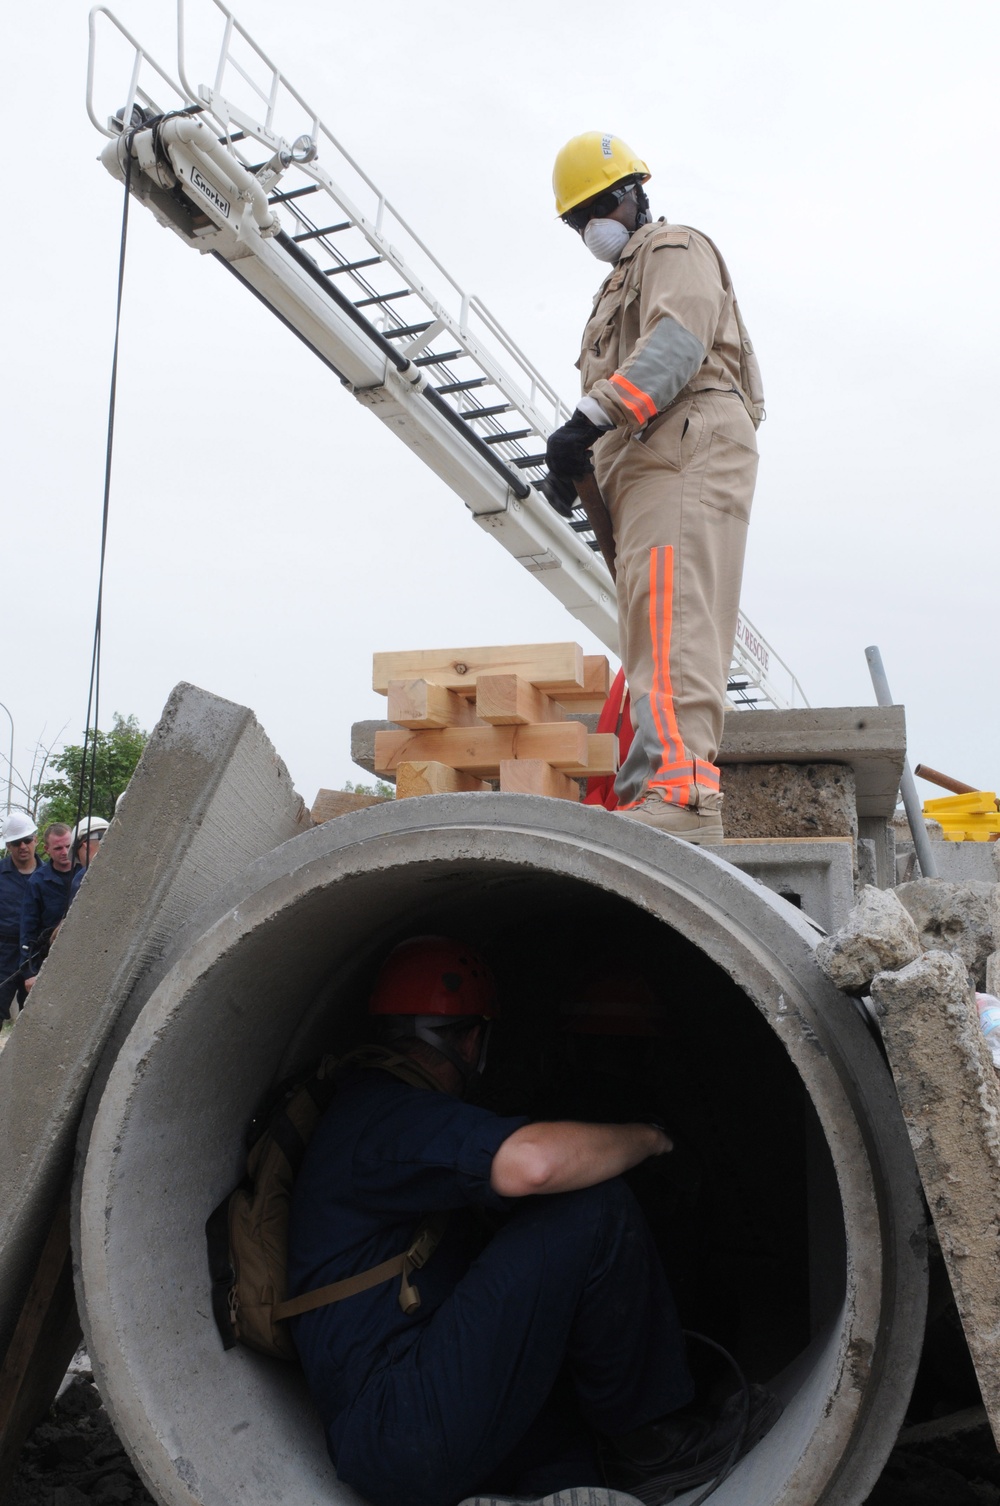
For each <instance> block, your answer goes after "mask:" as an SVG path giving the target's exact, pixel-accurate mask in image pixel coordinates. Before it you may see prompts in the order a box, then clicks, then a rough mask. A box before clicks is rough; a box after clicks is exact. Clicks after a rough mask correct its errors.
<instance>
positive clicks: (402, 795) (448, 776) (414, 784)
mask: <svg viewBox="0 0 1000 1506" xmlns="http://www.w3.org/2000/svg"><path fill="white" fill-rule="evenodd" d="M489 788H490V786H489V785H488V784H487V783H486V781H485V780H483V779H475V778H473V776H472V775H471V774H463V773H462V772H461V770H460V769H451V768H449V767H448V765H447V764H444V763H435V762H434V761H433V760H432V759H427V760H426V761H425V762H423V763H416V762H407V763H400V764H397V765H396V799H397V800H407V799H409V798H410V797H411V796H413V795H460V794H462V793H463V792H465V791H469V790H472V791H475V792H476V793H479V792H480V791H482V790H488V789H489Z"/></svg>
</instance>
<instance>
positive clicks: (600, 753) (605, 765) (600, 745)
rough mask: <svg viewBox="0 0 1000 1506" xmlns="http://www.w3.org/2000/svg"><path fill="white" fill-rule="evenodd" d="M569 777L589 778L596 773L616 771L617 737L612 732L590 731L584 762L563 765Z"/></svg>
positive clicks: (613, 772) (614, 772) (612, 772)
mask: <svg viewBox="0 0 1000 1506" xmlns="http://www.w3.org/2000/svg"><path fill="white" fill-rule="evenodd" d="M563 773H564V774H568V775H569V776H570V778H571V779H591V778H593V777H594V776H595V775H597V774H617V773H618V738H617V737H616V736H615V734H614V733H613V732H591V733H590V734H589V736H588V738H587V759H586V762H585V763H568V764H564V765H563Z"/></svg>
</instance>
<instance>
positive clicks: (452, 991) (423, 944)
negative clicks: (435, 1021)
mask: <svg viewBox="0 0 1000 1506" xmlns="http://www.w3.org/2000/svg"><path fill="white" fill-rule="evenodd" d="M496 992H497V990H496V983H495V982H494V980H493V974H492V973H491V972H490V970H489V968H488V967H487V966H486V963H485V962H484V961H483V959H482V957H480V956H479V953H478V952H474V951H473V950H472V948H471V947H470V946H465V945H464V943H463V942H460V941H453V940H452V939H451V937H449V936H413V937H411V938H410V940H409V941H402V942H400V944H399V946H397V947H394V948H393V950H392V951H391V952H390V953H389V955H388V957H387V958H386V960H385V961H384V962H383V964H382V968H381V971H380V972H379V975H378V977H377V978H376V979H375V987H374V988H373V989H372V996H371V999H370V1001H369V1004H368V1012H369V1014H377V1015H437V1016H440V1017H442V1018H443V1019H445V1020H446V1019H447V1018H448V1017H451V1018H453V1019H461V1018H463V1017H468V1016H470V1015H479V1016H480V1017H482V1018H484V1019H487V1020H489V1019H495V1018H496V1013H497V1009H496Z"/></svg>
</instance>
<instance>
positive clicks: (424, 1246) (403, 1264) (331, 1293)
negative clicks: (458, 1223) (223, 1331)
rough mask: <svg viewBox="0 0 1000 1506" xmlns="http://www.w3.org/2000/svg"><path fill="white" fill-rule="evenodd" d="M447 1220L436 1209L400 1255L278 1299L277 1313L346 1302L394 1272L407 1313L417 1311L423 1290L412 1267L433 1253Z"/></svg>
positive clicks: (293, 1313) (417, 1267)
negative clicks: (413, 1279) (415, 1282)
mask: <svg viewBox="0 0 1000 1506" xmlns="http://www.w3.org/2000/svg"><path fill="white" fill-rule="evenodd" d="M447 1223H448V1215H447V1213H434V1214H432V1215H431V1216H430V1217H429V1218H426V1219H424V1222H423V1223H422V1224H421V1225H420V1228H419V1229H418V1230H417V1232H416V1234H415V1235H414V1237H413V1243H412V1244H411V1245H410V1246H409V1248H408V1249H406V1250H404V1251H403V1253H402V1254H401V1255H393V1256H391V1257H390V1258H389V1259H388V1260H383V1261H382V1263H381V1265H373V1266H371V1267H369V1269H368V1270H367V1271H360V1272H359V1273H358V1275H357V1276H347V1277H346V1278H345V1279H344V1280H343V1281H332V1282H331V1283H330V1284H329V1286H320V1287H317V1288H316V1289H315V1290H314V1291H311V1292H303V1294H302V1296H301V1297H292V1298H291V1299H290V1301H288V1302H279V1303H278V1304H277V1306H276V1307H275V1309H274V1316H275V1318H276V1319H278V1320H279V1321H280V1320H282V1319H284V1318H297V1317H298V1316H299V1314H300V1313H310V1312H314V1311H315V1310H316V1308H317V1307H327V1306H329V1304H330V1303H331V1302H343V1300H344V1298H345V1297H354V1296H356V1295H357V1293H358V1292H367V1291H369V1290H370V1289H371V1288H372V1287H373V1286H381V1285H382V1283H383V1281H391V1280H392V1278H393V1276H400V1277H402V1280H401V1281H400V1284H399V1305H400V1307H401V1308H402V1309H403V1311H404V1313H412V1312H416V1310H417V1308H418V1307H419V1306H420V1293H419V1292H418V1291H417V1289H416V1287H415V1286H414V1285H413V1283H412V1282H411V1281H410V1275H411V1273H412V1272H413V1271H419V1270H420V1269H421V1268H422V1267H423V1266H424V1265H425V1264H426V1263H427V1261H428V1260H429V1259H430V1257H431V1256H432V1255H433V1253H434V1251H435V1250H436V1249H437V1247H438V1245H439V1244H440V1243H441V1237H442V1235H443V1234H444V1231H445V1227H446V1225H447Z"/></svg>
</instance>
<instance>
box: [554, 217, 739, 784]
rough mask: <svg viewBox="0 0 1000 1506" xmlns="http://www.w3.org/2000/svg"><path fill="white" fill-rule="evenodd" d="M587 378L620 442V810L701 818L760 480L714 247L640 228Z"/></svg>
mask: <svg viewBox="0 0 1000 1506" xmlns="http://www.w3.org/2000/svg"><path fill="white" fill-rule="evenodd" d="M577 365H578V366H579V368H580V374H581V378H582V382H583V391H584V394H585V395H586V396H587V397H589V398H594V399H596V400H597V402H598V403H599V404H600V406H601V408H602V409H603V411H604V413H605V414H606V415H607V417H608V418H610V419H612V420H613V422H614V426H615V427H614V428H613V429H612V430H610V431H609V432H608V433H607V434H606V435H602V437H601V438H600V439H598V441H597V443H596V444H595V446H594V452H593V453H594V469H595V471H596V474H597V479H598V481H599V483H600V486H601V490H602V491H603V493H604V497H605V500H606V502H607V504H608V509H609V511H610V513H611V521H612V524H613V526H614V535H615V545H616V548H617V557H618V624H619V652H620V655H621V660H622V664H623V666H624V669H625V676H626V679H627V680H628V685H629V691H630V695H631V702H632V722H633V725H634V727H635V738H634V741H633V743H632V747H631V750H630V752H629V755H628V757H627V758H626V760H625V762H624V764H623V765H622V768H621V770H620V772H619V775H618V778H617V780H616V783H615V790H616V793H617V795H618V802H619V806H620V807H624V808H628V807H629V806H632V805H634V804H635V803H636V802H637V801H639V800H641V799H642V798H643V797H644V796H645V795H646V793H647V791H648V792H649V793H653V792H658V793H659V794H661V795H662V796H663V798H664V799H665V800H667V801H669V802H671V803H673V804H675V805H696V804H697V803H698V801H699V798H700V795H701V794H702V793H710V792H714V791H718V789H719V770H718V768H717V767H716V764H715V757H716V754H717V753H718V749H719V741H720V738H721V736H722V721H723V716H724V712H725V695H726V682H727V678H728V673H729V665H730V661H731V657H732V650H733V642H734V639H735V637H736V618H737V612H738V609H739V600H740V581H741V578H742V574H743V554H744V549H745V545H746V533H747V524H748V522H749V518H750V505H751V502H752V500H753V489H754V481H755V479H756V475H757V444H756V436H755V432H754V423H753V422H752V420H751V418H750V416H749V412H748V409H747V406H745V404H744V400H743V396H742V395H741V393H742V389H741V385H740V335H739V331H738V327H737V322H736V316H735V314H734V312H733V293H732V288H731V287H730V286H729V279H728V275H727V274H725V273H724V269H723V267H722V266H721V265H720V259H719V257H718V255H717V253H716V251H715V249H714V248H713V246H712V244H711V242H710V241H708V240H707V239H706V238H705V237H704V236H702V235H699V233H698V232H697V231H696V230H691V229H689V228H687V227H686V226H678V225H668V224H667V223H666V222H665V221H663V220H659V221H656V222H655V223H653V224H650V225H643V226H641V227H640V228H639V229H638V230H637V231H636V232H635V233H634V235H632V237H631V238H630V240H629V242H628V244H627V245H626V247H625V250H624V251H623V252H622V255H621V258H620V260H619V261H618V263H617V265H616V267H615V268H614V271H613V272H612V273H611V274H610V276H609V277H608V278H607V279H606V280H605V282H604V284H603V286H602V287H601V289H600V291H599V293H598V295H597V298H596V300H595V303H594V311H593V313H592V315H591V317H590V320H589V322H588V324H587V327H586V330H585V331H584V337H583V349H582V351H581V354H580V359H579V361H578V362H577ZM748 400H749V399H748Z"/></svg>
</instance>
